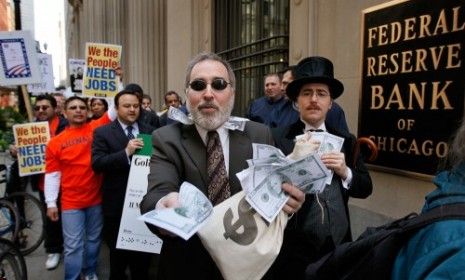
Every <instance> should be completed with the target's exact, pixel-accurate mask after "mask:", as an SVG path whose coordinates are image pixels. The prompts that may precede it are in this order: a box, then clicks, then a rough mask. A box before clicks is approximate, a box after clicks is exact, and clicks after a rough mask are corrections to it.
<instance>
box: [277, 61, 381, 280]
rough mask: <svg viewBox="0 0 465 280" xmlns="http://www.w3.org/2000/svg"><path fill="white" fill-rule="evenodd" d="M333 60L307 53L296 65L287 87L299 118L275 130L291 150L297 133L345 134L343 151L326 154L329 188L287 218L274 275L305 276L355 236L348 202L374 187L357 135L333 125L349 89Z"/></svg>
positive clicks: (283, 147) (280, 145) (281, 144)
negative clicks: (336, 104)
mask: <svg viewBox="0 0 465 280" xmlns="http://www.w3.org/2000/svg"><path fill="white" fill-rule="evenodd" d="M333 72H334V71H333V64H332V63H331V61H330V60H328V59H326V58H324V57H308V58H305V59H303V60H302V61H300V62H299V63H298V65H297V66H296V67H295V70H294V75H295V77H294V78H295V79H294V81H292V82H291V83H290V84H289V85H288V86H287V89H286V93H287V95H288V96H289V98H290V99H291V100H292V101H294V102H296V105H297V108H298V110H299V112H300V118H299V120H298V121H296V122H295V123H294V124H292V125H290V126H287V127H281V128H274V129H273V130H272V133H273V138H274V140H275V143H276V146H277V147H278V148H280V149H281V150H282V151H283V152H284V153H285V154H286V155H287V154H290V153H291V152H292V151H293V149H294V145H295V138H296V136H297V135H301V134H303V133H304V132H307V131H327V132H328V133H331V134H334V135H337V136H340V137H343V138H344V144H343V147H342V150H341V151H340V152H329V153H325V154H323V155H322V156H321V160H322V162H323V163H324V164H325V166H326V167H327V168H328V169H330V170H332V171H334V176H333V179H332V181H331V183H330V184H329V185H326V188H325V189H324V191H323V192H322V193H320V194H318V195H311V194H308V195H306V198H305V203H304V204H303V206H302V209H301V210H300V211H299V212H298V213H297V215H295V216H294V217H293V218H292V219H291V220H290V221H289V223H288V225H287V227H286V231H285V233H284V243H283V247H282V249H281V252H280V254H279V256H278V258H277V260H276V261H275V263H274V264H273V266H272V268H271V270H270V272H269V273H271V274H273V277H274V278H275V279H284V278H287V279H303V278H304V271H305V267H306V266H307V264H309V263H310V262H311V261H315V260H316V259H318V258H319V257H320V256H321V255H322V254H324V253H326V252H328V251H329V250H332V248H334V246H335V245H337V244H339V243H341V242H344V241H350V240H351V231H350V221H349V212H348V206H347V202H348V199H349V196H351V197H356V198H366V197H368V196H369V195H370V194H371V192H372V188H373V187H372V182H371V178H370V175H369V174H368V171H367V169H366V167H365V165H364V163H363V160H362V158H361V156H359V157H358V158H357V160H356V163H355V165H354V164H353V156H354V155H353V150H354V145H355V140H356V139H355V137H354V136H353V135H351V134H349V133H348V132H347V131H344V130H339V129H336V128H334V127H332V126H331V125H330V124H329V123H328V122H327V119H326V117H327V114H328V111H329V110H330V108H331V106H332V105H333V100H335V99H336V98H338V97H339V96H340V95H341V94H342V92H343V91H344V86H343V85H342V83H341V82H340V81H339V80H337V79H335V78H334V73H333Z"/></svg>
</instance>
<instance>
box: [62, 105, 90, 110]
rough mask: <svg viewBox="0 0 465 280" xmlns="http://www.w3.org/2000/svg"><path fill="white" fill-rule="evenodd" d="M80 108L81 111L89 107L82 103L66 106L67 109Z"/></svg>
mask: <svg viewBox="0 0 465 280" xmlns="http://www.w3.org/2000/svg"><path fill="white" fill-rule="evenodd" d="M78 108H79V109H80V110H81V111H83V110H87V107H86V106H84V105H81V106H77V105H73V106H69V107H68V108H66V109H67V110H77V109H78Z"/></svg>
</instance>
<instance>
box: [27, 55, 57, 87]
mask: <svg viewBox="0 0 465 280" xmlns="http://www.w3.org/2000/svg"><path fill="white" fill-rule="evenodd" d="M37 59H38V61H39V70H40V76H41V82H40V83H36V84H29V85H28V86H27V91H29V92H30V93H32V94H33V95H39V94H41V93H47V92H48V93H51V92H54V91H55V83H54V82H53V64H52V56H51V55H49V54H46V53H38V54H37Z"/></svg>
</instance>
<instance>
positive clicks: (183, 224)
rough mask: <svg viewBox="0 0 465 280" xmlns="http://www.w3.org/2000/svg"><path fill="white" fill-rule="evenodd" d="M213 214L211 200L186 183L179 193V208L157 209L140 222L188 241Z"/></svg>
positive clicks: (143, 216) (146, 214)
mask: <svg viewBox="0 0 465 280" xmlns="http://www.w3.org/2000/svg"><path fill="white" fill-rule="evenodd" d="M212 212H213V205H212V204H211V202H210V200H209V199H208V198H207V197H206V196H205V195H204V194H203V193H202V192H201V191H200V190H199V189H198V188H197V187H195V186H194V185H192V184H190V183H188V182H184V183H182V185H181V189H180V191H179V207H175V208H164V209H155V210H152V211H150V212H147V213H145V214H144V215H142V216H140V217H139V220H142V221H144V222H147V223H150V224H152V225H155V226H157V227H160V228H163V229H166V230H168V231H170V232H172V233H174V234H176V235H178V236H180V237H182V238H184V240H188V239H189V238H191V236H192V235H194V234H195V233H196V232H197V231H198V230H199V229H200V228H201V227H202V226H203V225H204V224H205V223H206V221H207V219H208V217H210V215H211V213H212Z"/></svg>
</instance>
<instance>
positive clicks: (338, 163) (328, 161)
mask: <svg viewBox="0 0 465 280" xmlns="http://www.w3.org/2000/svg"><path fill="white" fill-rule="evenodd" d="M321 161H322V162H323V163H324V165H325V166H326V168H328V169H330V170H333V171H334V173H336V174H337V175H339V177H341V178H342V179H343V180H345V179H346V178H347V173H348V171H347V165H346V160H345V155H344V153H341V152H330V153H325V154H322V155H321Z"/></svg>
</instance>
